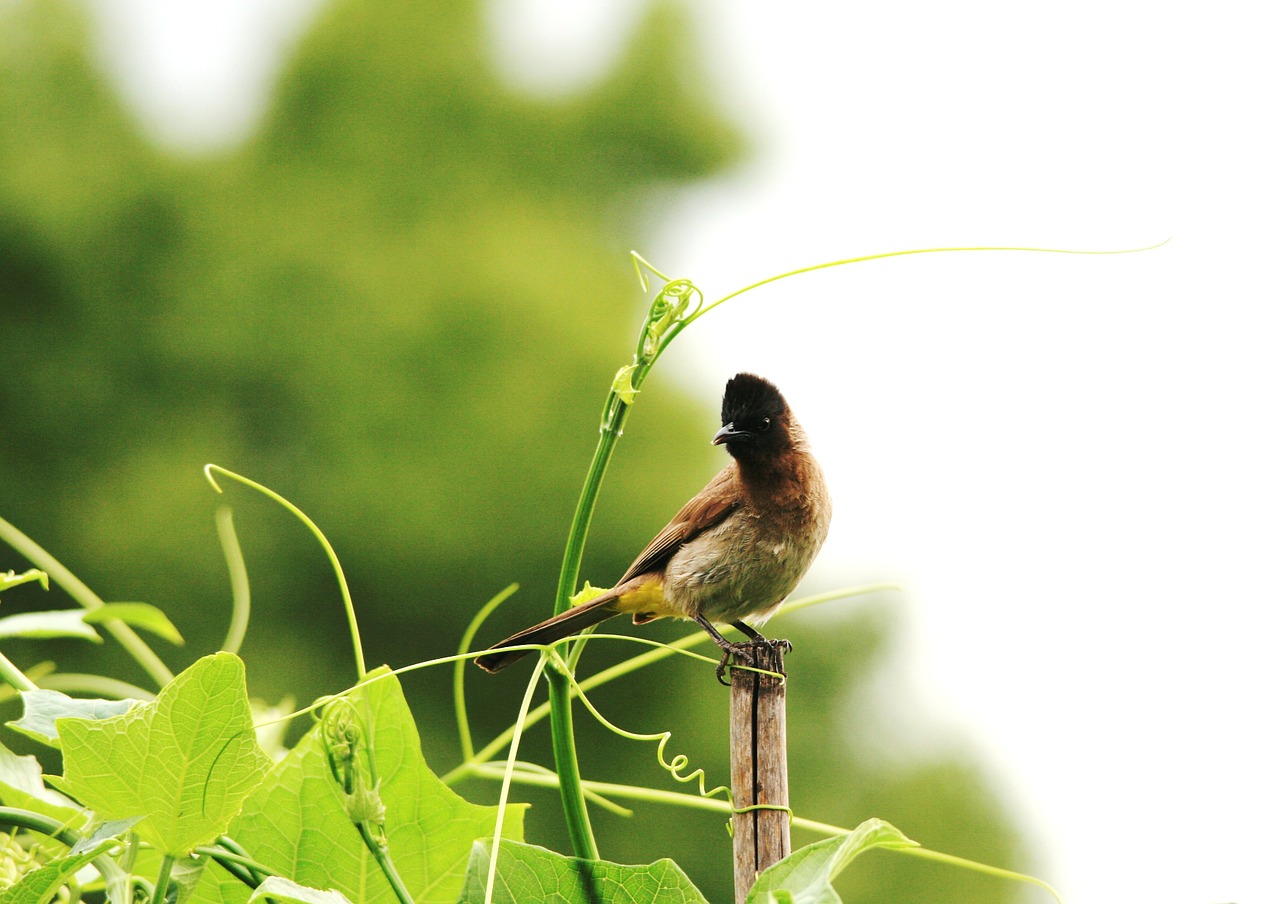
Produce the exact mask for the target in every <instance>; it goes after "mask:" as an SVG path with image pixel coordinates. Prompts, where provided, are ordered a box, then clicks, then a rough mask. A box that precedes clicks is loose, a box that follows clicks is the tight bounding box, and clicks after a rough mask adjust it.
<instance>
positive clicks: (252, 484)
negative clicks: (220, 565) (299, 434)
mask: <svg viewBox="0 0 1280 904" xmlns="http://www.w3.org/2000/svg"><path fill="white" fill-rule="evenodd" d="M215 471H216V472H217V473H219V474H222V475H224V476H226V477H230V478H231V479H232V480H235V481H238V482H239V483H242V484H244V485H245V486H247V487H249V488H250V489H254V490H257V491H258V492H259V493H262V494H263V495H264V496H266V497H267V498H268V499H270V500H272V501H273V502H275V503H276V504H277V505H280V506H282V507H283V508H284V509H285V510H286V511H288V512H289V513H290V514H292V515H293V516H294V517H295V518H297V519H298V520H299V521H301V522H302V523H303V524H304V525H306V527H307V530H309V531H311V534H312V536H314V537H315V538H316V539H317V540H318V541H319V542H320V546H321V547H322V548H323V549H324V554H325V556H326V557H328V559H329V564H330V566H331V567H332V568H333V572H334V574H335V575H336V576H337V579H338V589H339V590H340V591H341V592H342V605H343V608H344V609H345V610H346V613H347V627H348V629H349V630H350V631H351V643H352V646H353V647H354V650H355V659H356V675H357V677H359V678H360V679H363V678H364V677H365V675H367V674H368V670H367V669H366V668H365V664H364V647H363V646H362V645H361V643H360V626H359V625H358V624H357V623H356V607H355V603H353V602H352V600H351V590H350V588H349V587H348V586H347V577H346V575H345V574H344V573H343V571H342V563H341V562H340V561H338V554H337V553H336V552H334V549H333V547H332V546H331V545H330V544H329V540H328V538H326V537H325V535H324V532H323V531H321V530H320V528H319V527H317V526H316V523H315V522H314V521H312V520H311V519H310V518H308V517H307V514H306V513H305V512H304V511H302V509H300V508H298V507H297V506H296V505H294V504H293V503H292V502H290V501H289V500H288V499H285V498H284V497H283V496H281V495H280V494H279V493H277V492H276V491H275V490H272V489H270V488H268V487H265V486H263V485H262V484H260V483H258V482H256V481H254V480H250V479H249V478H248V477H245V476H243V475H241V474H237V473H236V472H235V471H229V470H227V469H226V468H224V467H222V466H220V465H215V464H207V465H205V466H204V476H205V479H206V480H208V481H209V484H210V486H212V487H213V488H214V489H215V490H216V491H218V492H219V493H221V492H222V487H221V486H219V485H218V481H217V480H216V479H215V478H214V476H213V475H214V472H215Z"/></svg>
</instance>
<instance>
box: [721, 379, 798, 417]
mask: <svg viewBox="0 0 1280 904" xmlns="http://www.w3.org/2000/svg"><path fill="white" fill-rule="evenodd" d="M786 410H787V403H786V401H785V400H784V399H783V398H782V393H780V392H779V391H778V387H776V386H774V385H773V384H772V383H770V382H769V381H768V380H766V379H765V378H764V377H757V376H756V375H755V374H747V373H742V374H738V375H737V376H736V377H734V378H733V379H731V380H730V381H729V382H728V383H726V384H725V387H724V401H723V402H721V403H720V423H721V424H732V423H739V424H741V423H745V422H748V421H752V420H758V419H759V418H762V417H767V418H774V419H777V418H779V417H781V416H782V414H783V412H785V411H786Z"/></svg>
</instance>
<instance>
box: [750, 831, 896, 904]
mask: <svg viewBox="0 0 1280 904" xmlns="http://www.w3.org/2000/svg"><path fill="white" fill-rule="evenodd" d="M917 846H918V845H917V844H916V842H914V841H912V840H911V839H910V838H908V837H907V836H906V835H903V834H902V833H901V832H899V831H898V830H897V829H895V828H894V827H893V826H891V825H889V823H887V822H885V821H883V820H881V819H868V820H867V821H866V822H864V823H863V824H862V825H860V826H858V827H857V828H856V829H854V830H853V831H852V832H849V833H848V834H846V835H837V836H835V837H834V838H827V839H825V840H823V841H819V842H817V843H815V844H811V845H808V846H807V847H802V848H801V849H800V850H798V851H795V852H794V853H792V854H791V855H790V856H789V857H786V858H785V859H783V860H781V861H779V862H778V863H775V864H774V865H773V866H771V867H769V868H768V869H767V870H765V871H764V872H762V873H761V874H760V876H759V878H757V879H756V884H755V885H754V886H752V888H751V891H750V892H748V893H747V904H840V896H839V895H837V894H836V890H835V889H834V888H832V886H831V880H833V879H834V878H835V877H836V876H838V875H839V874H840V873H841V871H842V870H844V868H845V867H846V866H848V865H849V863H850V862H851V861H852V860H853V858H854V857H857V856H858V855H859V854H861V853H863V852H864V851H869V850H871V849H872V848H877V847H891V848H892V847H899V848H901V847H917Z"/></svg>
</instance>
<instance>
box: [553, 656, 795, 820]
mask: <svg viewBox="0 0 1280 904" xmlns="http://www.w3.org/2000/svg"><path fill="white" fill-rule="evenodd" d="M556 655H557V654H556V653H555V652H554V651H551V652H550V653H549V656H551V657H555V656H556ZM701 658H705V657H701ZM560 668H561V669H562V670H563V672H564V674H565V675H566V676H567V677H568V679H569V684H570V686H571V687H572V689H573V693H574V695H575V696H576V697H577V698H578V699H579V700H581V701H582V705H583V706H585V707H586V708H587V711H588V712H589V713H591V715H592V716H594V717H595V720H596V721H597V722H599V723H600V724H601V725H603V726H604V727H605V728H607V729H608V730H609V731H611V732H613V733H614V734H616V735H618V736H619V737H623V738H627V739H628V740H632V741H641V742H646V741H657V742H658V749H657V755H658V765H660V766H661V767H662V768H663V769H664V770H665V771H666V772H667V773H668V774H669V775H670V776H671V777H672V778H673V779H675V780H676V781H677V782H680V783H681V784H687V783H688V782H692V781H695V780H696V781H697V782H698V796H699V797H705V798H711V797H714V796H715V795H717V794H723V795H724V796H725V800H726V801H727V802H728V804H729V807H730V812H732V813H746V812H748V811H751V810H783V811H785V812H787V813H788V814H790V813H791V808H790V807H783V806H779V805H777V804H755V805H752V806H750V807H741V808H739V807H734V806H733V792H732V791H730V790H729V788H728V786H726V785H718V786H716V787H715V788H712V789H710V790H708V789H707V771H706V770H705V769H703V768H702V767H698V768H697V769H694V770H693V771H692V772H690V773H688V774H687V775H682V774H681V770H683V769H684V768H685V767H687V766H688V765H689V757H687V756H686V755H685V754H683V753H678V754H676V755H675V756H673V757H672V758H671V760H670V761H668V760H667V758H666V750H667V744H668V743H669V742H670V741H671V737H672V733H671V732H670V731H659V732H654V733H652V734H644V733H641V732H635V731H628V730H627V729H625V728H622V727H621V726H619V725H615V724H614V723H612V722H610V721H609V720H608V719H607V718H605V716H604V714H603V713H601V712H600V710H598V709H596V706H595V704H594V703H592V702H591V700H590V699H589V698H588V697H587V694H586V691H584V690H583V689H582V685H580V684H579V683H578V682H577V681H576V680H574V677H573V675H572V674H569V669H568V666H567V665H565V664H564V662H563V661H561V662H560ZM770 674H772V673H770Z"/></svg>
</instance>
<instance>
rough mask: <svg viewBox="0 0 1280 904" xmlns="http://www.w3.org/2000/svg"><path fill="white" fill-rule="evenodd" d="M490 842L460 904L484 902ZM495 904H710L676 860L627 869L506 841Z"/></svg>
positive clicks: (480, 848) (477, 853)
mask: <svg viewBox="0 0 1280 904" xmlns="http://www.w3.org/2000/svg"><path fill="white" fill-rule="evenodd" d="M489 850H490V844H489V842H487V841H477V842H476V843H475V845H474V846H473V847H472V852H471V862H470V863H469V864H468V865H467V882H466V885H465V886H464V888H463V891H462V895H461V896H460V897H459V898H458V904H480V902H482V901H484V897H485V886H486V884H487V882H488V877H489ZM493 901H494V904H530V902H534V901H537V902H540V904H550V902H555V904H598V902H601V901H626V902H627V904H642V902H653V904H659V902H661V904H707V899H706V898H704V897H703V896H702V893H701V892H699V891H698V889H697V888H695V887H694V885H693V883H692V882H690V881H689V877H688V876H686V875H685V874H684V871H683V870H681V869H680V867H679V866H677V865H676V863H675V861H674V860H658V861H656V862H654V863H650V864H648V865H647V866H623V865H621V864H618V863H607V862H605V861H603V860H579V859H578V858H577V857H566V856H564V855H563V854H557V853H556V852H555V851H549V850H547V849H546V848H541V847H536V846H535V845H531V844H519V843H517V842H514V841H503V842H502V847H501V848H500V850H499V854H498V872H497V875H496V877H495V880H494V887H493Z"/></svg>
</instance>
